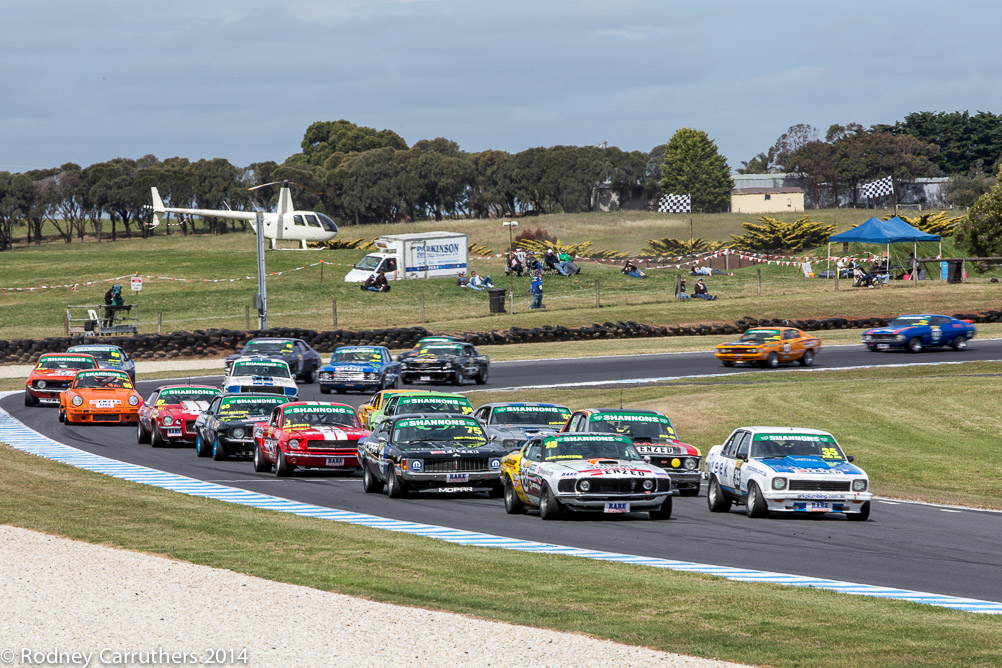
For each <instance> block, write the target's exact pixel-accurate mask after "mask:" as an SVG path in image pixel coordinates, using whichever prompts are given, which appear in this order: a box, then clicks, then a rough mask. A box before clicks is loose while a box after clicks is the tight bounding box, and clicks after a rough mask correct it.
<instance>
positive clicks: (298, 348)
mask: <svg viewBox="0 0 1002 668" xmlns="http://www.w3.org/2000/svg"><path fill="white" fill-rule="evenodd" d="M254 356H257V357H267V358H269V359H275V360H282V361H283V362H285V363H286V364H288V365H289V370H290V371H291V372H292V374H293V375H294V376H296V377H297V378H298V379H299V380H300V381H301V382H303V383H315V382H316V380H317V374H318V373H319V372H320V367H321V366H323V364H324V360H323V358H322V357H320V353H318V352H317V351H316V350H314V349H313V348H312V347H311V346H310V344H308V343H307V342H306V341H303V340H302V339H284V338H276V337H267V338H260V339H251V340H250V341H248V342H247V343H245V344H244V347H243V349H241V350H240V352H238V353H235V354H233V355H230V356H229V357H227V358H226V372H227V373H229V371H230V367H231V366H233V362H235V361H236V360H237V359H239V358H241V357H254Z"/></svg>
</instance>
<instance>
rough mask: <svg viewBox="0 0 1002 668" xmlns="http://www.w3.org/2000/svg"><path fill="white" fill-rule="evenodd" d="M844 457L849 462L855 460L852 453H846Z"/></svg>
mask: <svg viewBox="0 0 1002 668" xmlns="http://www.w3.org/2000/svg"><path fill="white" fill-rule="evenodd" d="M846 459H847V460H848V461H850V462H851V461H853V460H855V459H856V458H855V457H853V456H852V455H846Z"/></svg>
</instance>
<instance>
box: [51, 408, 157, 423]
mask: <svg viewBox="0 0 1002 668" xmlns="http://www.w3.org/2000/svg"><path fill="white" fill-rule="evenodd" d="M138 419H139V412H138V409H135V410H132V411H122V410H116V411H109V410H101V409H95V408H73V407H70V408H67V409H66V421H67V422H84V423H105V424H126V423H134V422H136V420H138Z"/></svg>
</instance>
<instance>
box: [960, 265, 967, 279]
mask: <svg viewBox="0 0 1002 668" xmlns="http://www.w3.org/2000/svg"><path fill="white" fill-rule="evenodd" d="M960 282H961V283H966V282H967V260H966V259H964V260H961V261H960Z"/></svg>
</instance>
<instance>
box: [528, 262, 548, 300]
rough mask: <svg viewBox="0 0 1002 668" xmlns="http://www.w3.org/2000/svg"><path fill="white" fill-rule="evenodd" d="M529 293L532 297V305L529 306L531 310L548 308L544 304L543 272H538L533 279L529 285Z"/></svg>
mask: <svg viewBox="0 0 1002 668" xmlns="http://www.w3.org/2000/svg"><path fill="white" fill-rule="evenodd" d="M529 293H530V294H531V295H532V304H530V305H529V308H530V309H534V308H546V306H545V305H544V304H543V272H542V271H540V270H536V274H535V276H533V277H532V283H530V284H529Z"/></svg>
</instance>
